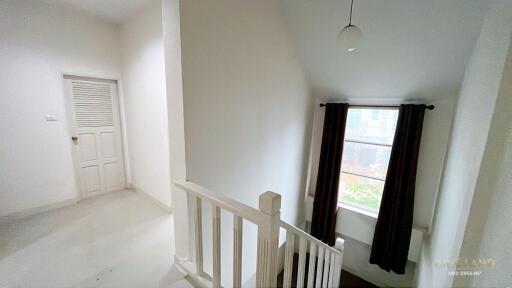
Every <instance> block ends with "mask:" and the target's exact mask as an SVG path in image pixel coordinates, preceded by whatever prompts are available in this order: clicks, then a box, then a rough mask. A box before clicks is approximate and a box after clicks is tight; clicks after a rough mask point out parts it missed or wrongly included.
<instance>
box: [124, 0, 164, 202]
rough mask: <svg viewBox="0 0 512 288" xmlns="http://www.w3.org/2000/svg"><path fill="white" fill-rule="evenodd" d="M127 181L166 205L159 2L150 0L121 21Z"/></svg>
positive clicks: (162, 70) (161, 43) (162, 45)
mask: <svg viewBox="0 0 512 288" xmlns="http://www.w3.org/2000/svg"><path fill="white" fill-rule="evenodd" d="M121 45H122V55H123V57H122V59H123V69H122V73H123V88H124V89H123V92H124V105H125V117H126V127H127V130H128V132H129V133H128V135H127V138H128V149H129V157H130V168H131V182H132V183H131V184H132V185H133V187H134V188H135V190H139V191H142V192H144V193H147V194H149V195H150V196H151V197H153V198H154V199H156V200H157V201H159V202H161V203H162V204H163V205H165V206H167V207H170V206H171V178H170V177H171V176H170V163H169V159H170V158H169V129H168V119H167V94H166V79H165V61H164V43H163V31H162V8H161V2H160V1H153V2H152V3H150V4H149V5H147V6H146V7H144V8H143V9H142V10H140V11H138V12H137V13H136V14H135V15H133V16H132V17H130V18H129V19H127V20H126V21H125V22H123V25H122V27H121Z"/></svg>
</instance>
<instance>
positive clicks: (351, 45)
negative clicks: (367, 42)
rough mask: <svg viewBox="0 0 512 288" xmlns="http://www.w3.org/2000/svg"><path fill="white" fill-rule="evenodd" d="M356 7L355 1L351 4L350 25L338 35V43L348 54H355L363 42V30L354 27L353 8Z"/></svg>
mask: <svg viewBox="0 0 512 288" xmlns="http://www.w3.org/2000/svg"><path fill="white" fill-rule="evenodd" d="M353 6H354V0H352V3H351V4H350V20H349V22H348V25H347V26H345V27H344V28H343V29H341V31H340V33H339V34H338V43H339V44H340V45H341V47H343V49H345V50H347V51H348V52H353V51H355V50H356V49H357V45H358V44H359V42H360V41H361V30H360V29H359V28H358V27H357V26H355V25H352V7H353Z"/></svg>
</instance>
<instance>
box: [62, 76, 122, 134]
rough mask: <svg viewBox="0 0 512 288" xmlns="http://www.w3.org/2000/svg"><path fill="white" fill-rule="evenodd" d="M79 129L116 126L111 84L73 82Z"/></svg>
mask: <svg viewBox="0 0 512 288" xmlns="http://www.w3.org/2000/svg"><path fill="white" fill-rule="evenodd" d="M71 86H72V90H73V100H74V107H73V108H74V110H75V120H76V125H77V127H80V128H82V127H102V126H114V112H113V111H112V89H111V84H110V83H102V82H98V83H94V82H83V81H73V80H72V81H71Z"/></svg>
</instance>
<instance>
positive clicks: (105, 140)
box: [101, 132, 116, 159]
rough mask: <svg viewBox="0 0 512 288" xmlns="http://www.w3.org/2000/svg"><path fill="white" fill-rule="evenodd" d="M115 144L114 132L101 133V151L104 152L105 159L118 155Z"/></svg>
mask: <svg viewBox="0 0 512 288" xmlns="http://www.w3.org/2000/svg"><path fill="white" fill-rule="evenodd" d="M115 146H116V142H115V138H114V133H111V132H106V133H101V152H102V154H103V159H110V158H115V157H116V149H115Z"/></svg>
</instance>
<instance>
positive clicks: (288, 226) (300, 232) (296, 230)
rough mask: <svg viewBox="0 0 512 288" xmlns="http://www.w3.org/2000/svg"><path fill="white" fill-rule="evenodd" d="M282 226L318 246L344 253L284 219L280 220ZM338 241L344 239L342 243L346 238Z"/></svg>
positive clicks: (336, 252) (332, 251)
mask: <svg viewBox="0 0 512 288" xmlns="http://www.w3.org/2000/svg"><path fill="white" fill-rule="evenodd" d="M280 226H281V227H282V228H284V229H286V230H287V231H289V232H291V233H293V234H295V235H297V236H299V237H300V238H305V239H307V240H308V241H311V242H314V243H315V244H316V245H318V246H322V247H325V249H327V250H329V251H330V252H331V253H335V254H337V255H338V254H342V253H343V252H342V251H339V250H337V249H335V248H334V247H331V246H329V245H327V244H325V243H324V242H322V241H320V240H318V239H317V238H315V237H313V236H311V235H310V234H308V233H306V232H304V230H302V229H299V228H297V227H295V226H293V225H291V224H288V223H286V222H284V221H283V220H281V221H280ZM338 241H342V243H343V242H344V240H343V239H341V238H338Z"/></svg>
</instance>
